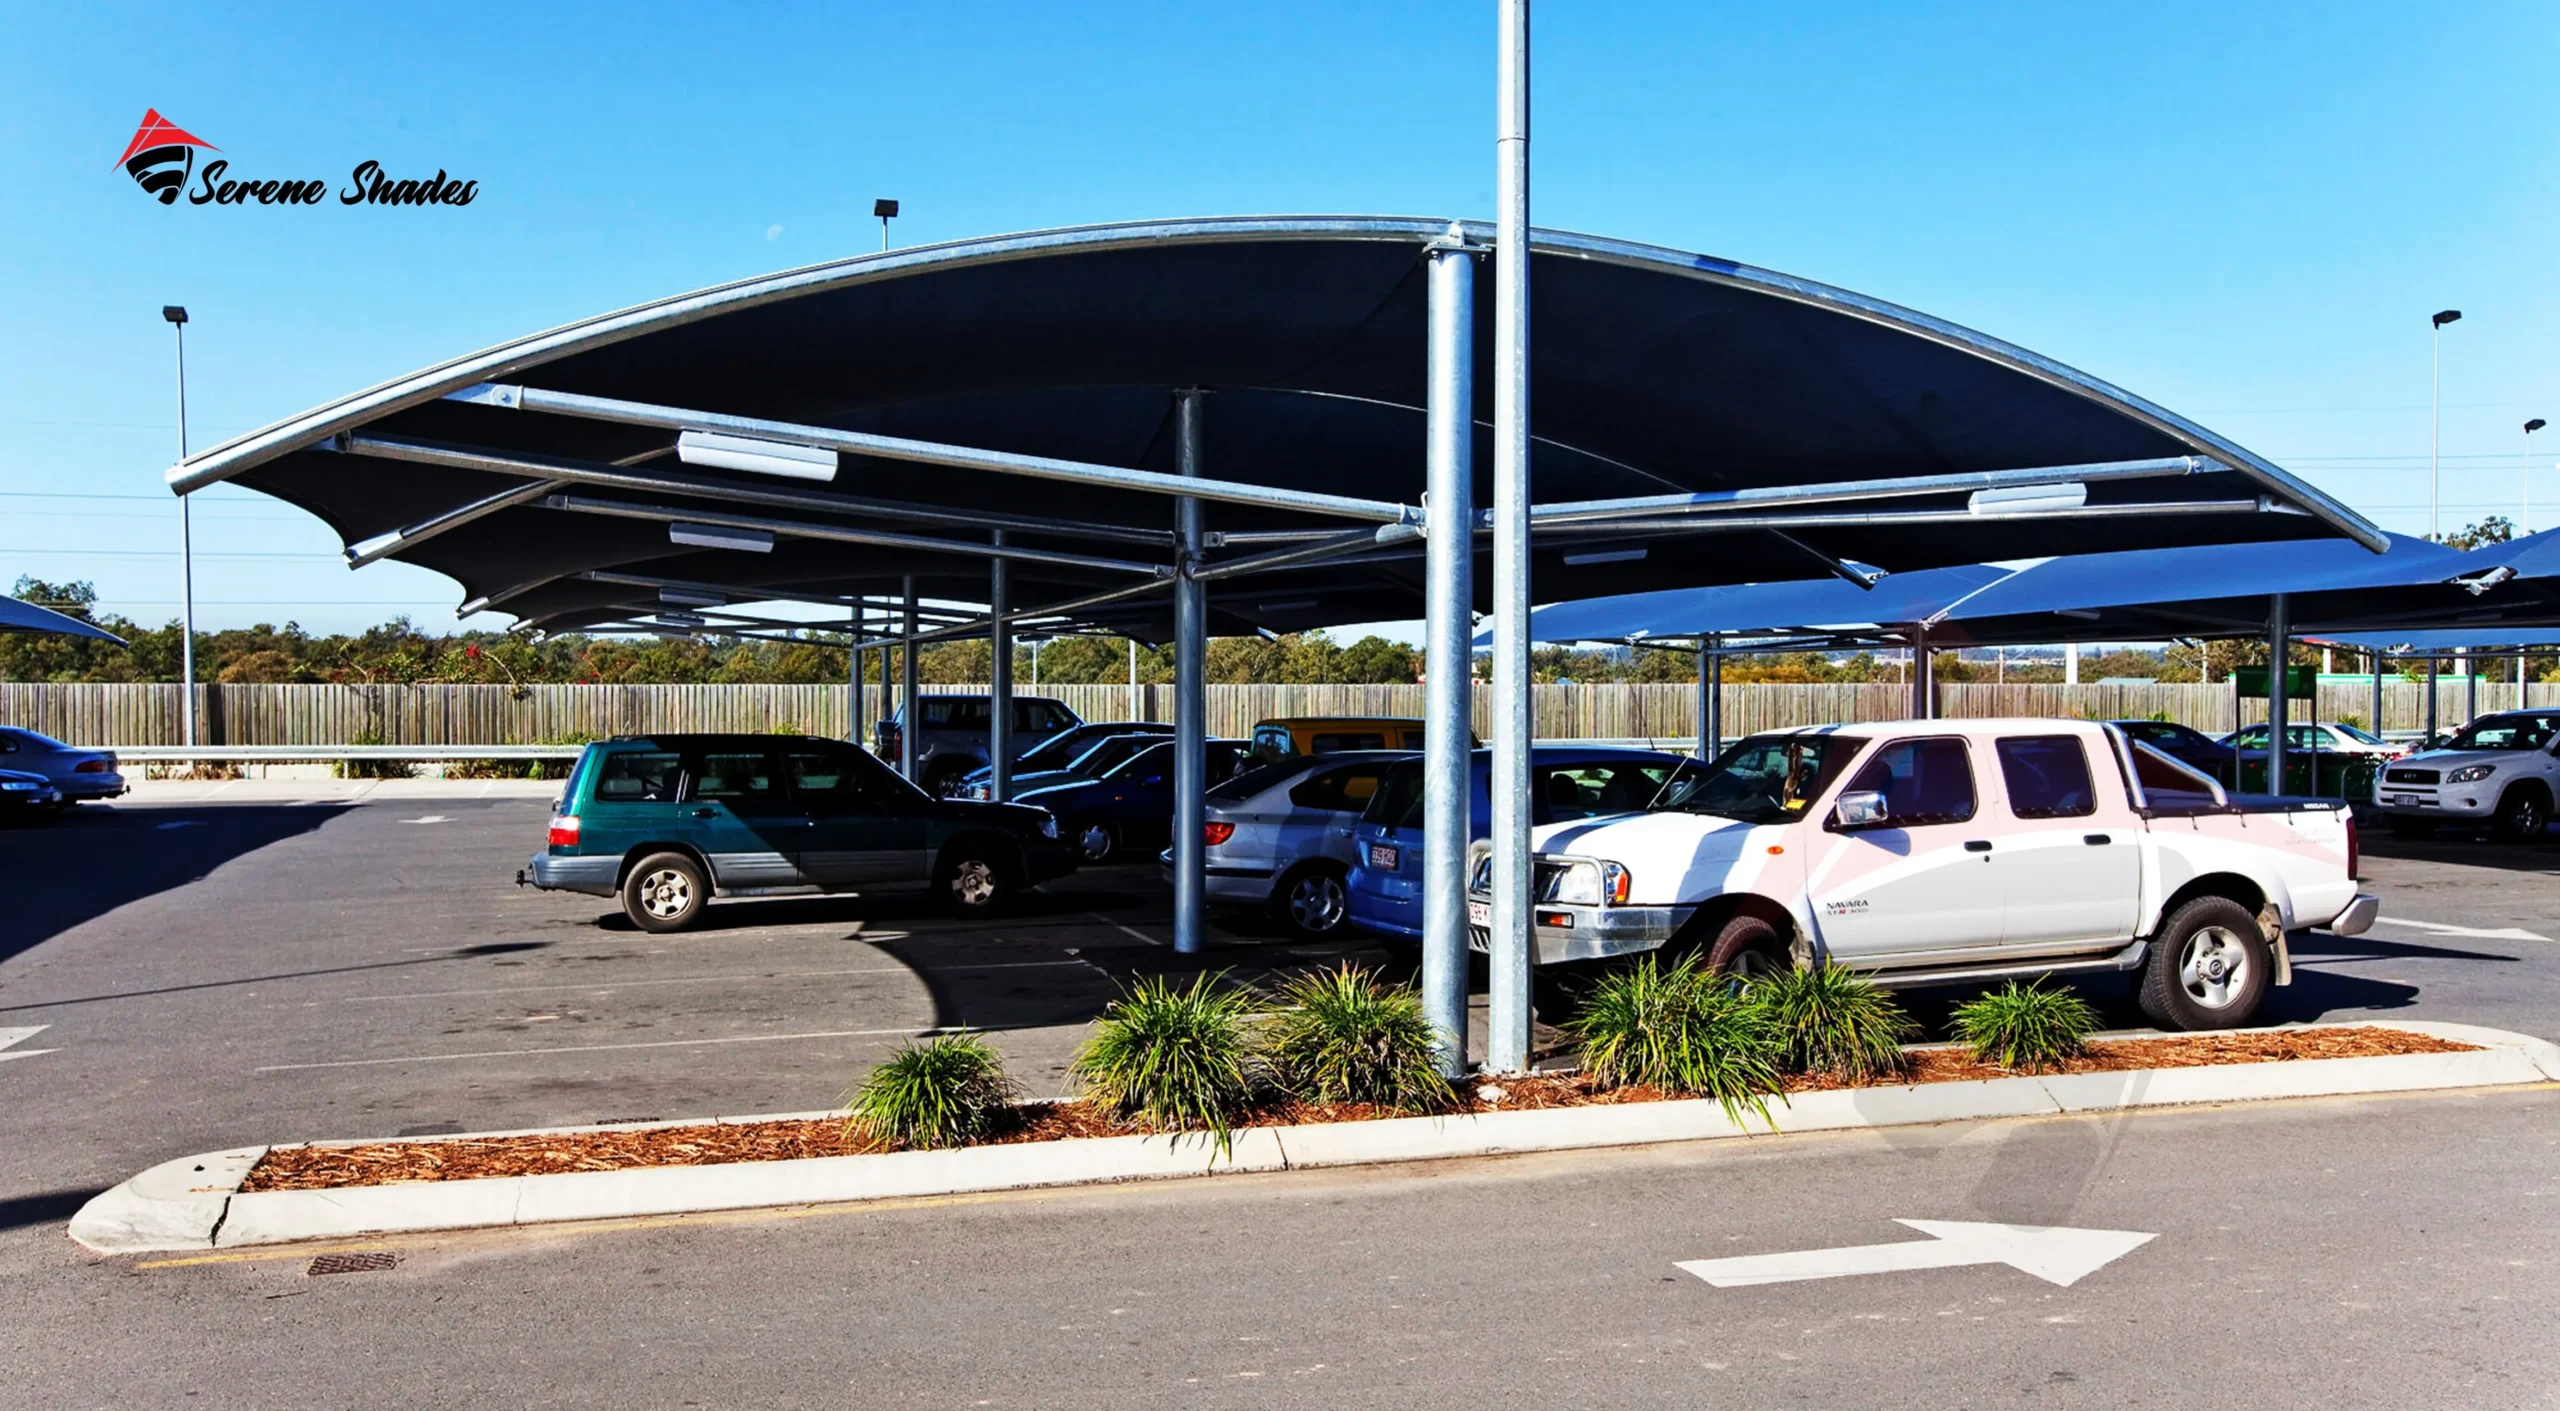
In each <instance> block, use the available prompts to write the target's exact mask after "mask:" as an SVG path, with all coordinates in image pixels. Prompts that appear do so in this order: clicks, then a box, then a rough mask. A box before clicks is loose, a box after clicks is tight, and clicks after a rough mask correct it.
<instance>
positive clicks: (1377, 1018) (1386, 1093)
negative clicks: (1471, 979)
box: [1266, 964, 1454, 1112]
mask: <svg viewBox="0 0 2560 1411" xmlns="http://www.w3.org/2000/svg"><path fill="white" fill-rule="evenodd" d="M1280 999H1281V1003H1282V1006H1283V1007H1282V1009H1281V1010H1280V1012H1279V1013H1278V1014H1277V1015H1276V1016H1275V1017H1274V1018H1273V1019H1272V1021H1271V1025H1270V1029H1269V1033H1268V1034H1267V1036H1266V1038H1267V1042H1268V1051H1269V1056H1270V1063H1271V1068H1272V1076H1273V1078H1274V1079H1275V1080H1276V1081H1277V1082H1278V1083H1279V1085H1280V1087H1281V1089H1282V1090H1283V1091H1285V1092H1287V1093H1288V1094H1289V1095H1290V1096H1292V1097H1295V1098H1297V1099H1299V1100H1301V1101H1304V1102H1319V1103H1350V1102H1362V1103H1372V1104H1375V1105H1377V1106H1379V1107H1385V1108H1390V1109H1393V1110H1395V1111H1398V1112H1423V1111H1430V1110H1433V1109H1437V1108H1440V1107H1444V1106H1446V1105H1448V1103H1449V1102H1450V1100H1451V1099H1452V1097H1453V1096H1454V1094H1453V1093H1452V1092H1451V1091H1450V1088H1449V1083H1448V1080H1447V1079H1445V1078H1443V1077H1441V1076H1440V1070H1439V1066H1438V1064H1437V1063H1436V1062H1435V1055H1434V1052H1433V1038H1434V1033H1433V1030H1432V1027H1431V1020H1430V1017H1429V1016H1428V1015H1426V1014H1424V1013H1423V1009H1422V994H1421V992H1420V991H1418V990H1416V989H1414V988H1413V987H1411V986H1409V985H1382V984H1380V983H1379V982H1378V981H1377V979H1376V978H1375V977H1374V976H1372V975H1371V974H1370V973H1369V972H1368V971H1366V970H1363V969H1361V968H1359V967H1358V966H1355V965H1349V964H1345V965H1344V966H1342V967H1341V968H1340V969H1337V970H1325V971H1319V972H1317V973H1316V974H1313V975H1306V976H1301V977H1300V978H1298V979H1296V980H1293V981H1291V982H1290V983H1289V985H1288V986H1287V987H1286V988H1285V989H1283V990H1282V991H1281V994H1280Z"/></svg>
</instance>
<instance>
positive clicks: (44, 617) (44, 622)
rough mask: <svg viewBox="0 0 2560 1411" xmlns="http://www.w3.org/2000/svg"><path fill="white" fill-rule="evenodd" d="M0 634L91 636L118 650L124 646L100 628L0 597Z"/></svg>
mask: <svg viewBox="0 0 2560 1411" xmlns="http://www.w3.org/2000/svg"><path fill="white" fill-rule="evenodd" d="M0 632H58V633H60V634H61V635H63V636H65V637H94V638H96V639H98V640H99V641H102V642H113V643H115V644H116V645H117V646H119V647H121V646H123V645H125V640H124V639H123V638H122V637H119V636H117V635H116V634H114V633H113V632H109V631H108V630H106V629H105V628H103V627H97V626H93V625H91V624H89V623H86V622H83V621H81V620H80V619H78V618H76V617H69V616H66V615H64V614H62V613H58V612H55V611H54V610H53V609H51V608H40V607H37V606H36V605H35V604H33V603H29V602H21V601H19V600H18V599H16V598H0Z"/></svg>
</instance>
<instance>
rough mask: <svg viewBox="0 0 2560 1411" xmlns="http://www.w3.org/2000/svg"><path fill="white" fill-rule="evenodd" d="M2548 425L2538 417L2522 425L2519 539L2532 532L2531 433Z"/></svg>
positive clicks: (2517, 530) (2517, 526) (2517, 528)
mask: <svg viewBox="0 0 2560 1411" xmlns="http://www.w3.org/2000/svg"><path fill="white" fill-rule="evenodd" d="M2548 424H2549V423H2547V422H2545V421H2544V420H2543V419H2542V418H2540V417H2535V418H2534V419H2533V420H2531V421H2528V422H2526V423H2525V424H2524V515H2523V518H2522V519H2521V520H2520V521H2518V523H2517V525H2516V533H2517V537H2519V538H2521V537H2523V536H2524V535H2527V534H2530V533H2532V532H2533V433H2535V432H2537V431H2540V430H2541V429H2542V428H2543V427H2544V426H2546V425H2548Z"/></svg>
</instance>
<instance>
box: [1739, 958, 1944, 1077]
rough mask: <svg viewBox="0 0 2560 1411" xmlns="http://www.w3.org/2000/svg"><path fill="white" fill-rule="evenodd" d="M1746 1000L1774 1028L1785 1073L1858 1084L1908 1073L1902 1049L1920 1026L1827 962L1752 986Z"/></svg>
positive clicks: (1875, 989) (1869, 985)
mask: <svg viewBox="0 0 2560 1411" xmlns="http://www.w3.org/2000/svg"><path fill="white" fill-rule="evenodd" d="M1749 998H1750V1000H1751V1002H1752V1003H1754V1004H1756V1005H1759V1006H1760V1007H1761V1008H1762V1009H1764V1010H1766V1011H1767V1012H1768V1015H1769V1021H1770V1023H1772V1024H1773V1025H1775V1026H1776V1027H1777V1030H1778V1041H1779V1043H1780V1044H1781V1045H1782V1049H1783V1053H1782V1059H1781V1061H1782V1062H1784V1063H1785V1064H1786V1066H1787V1068H1788V1069H1789V1070H1790V1071H1793V1072H1797V1073H1829V1074H1831V1075H1833V1076H1834V1077H1837V1078H1839V1079H1840V1080H1841V1081H1843V1082H1849V1083H1858V1082H1864V1081H1866V1080H1867V1079H1870V1078H1881V1077H1886V1076H1889V1075H1892V1074H1896V1073H1901V1072H1903V1071H1905V1070H1907V1069H1908V1068H1910V1066H1911V1058H1910V1055H1908V1054H1905V1053H1904V1052H1903V1051H1902V1045H1903V1041H1904V1040H1906V1039H1910V1038H1912V1037H1914V1036H1916V1035H1917V1034H1918V1033H1919V1032H1920V1026H1919V1025H1918V1024H1915V1023H1913V1022H1912V1020H1911V1016H1910V1015H1908V1014H1905V1013H1903V1012H1902V1006H1901V1005H1898V1004H1896V1003H1894V1002H1893V996H1891V995H1889V994H1887V993H1885V992H1884V990H1883V989H1882V988H1881V987H1879V986H1878V985H1877V984H1876V983H1875V982H1874V981H1872V980H1868V979H1865V978H1864V977H1862V976H1859V975H1857V974H1855V973H1852V972H1851V971H1849V970H1848V969H1846V968H1845V967H1842V966H1838V965H1833V964H1830V963H1829V962H1827V961H1826V962H1825V963H1823V964H1821V965H1817V966H1814V967H1813V968H1811V969H1809V970H1789V971H1784V972H1782V973H1780V974H1777V975H1772V976H1770V977H1768V978H1767V979H1763V980H1755V981H1753V982H1752V984H1751V989H1750V991H1749Z"/></svg>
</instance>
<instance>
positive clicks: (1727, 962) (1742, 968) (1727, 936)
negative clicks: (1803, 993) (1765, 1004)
mask: <svg viewBox="0 0 2560 1411" xmlns="http://www.w3.org/2000/svg"><path fill="white" fill-rule="evenodd" d="M1795 965H1796V962H1795V956H1794V953H1793V952H1791V951H1789V950H1788V949H1787V940H1786V937H1784V936H1781V935H1779V934H1778V928H1777V927H1775V926H1772V925H1770V924H1769V923H1768V922H1766V921H1763V920H1761V919H1760V918H1759V917H1757V916H1736V917H1734V918H1732V919H1731V920H1729V921H1727V922H1725V923H1724V926H1723V928H1722V929H1720V930H1718V931H1717V932H1716V938H1715V940H1714V942H1712V943H1711V944H1709V945H1708V947H1707V968H1708V969H1709V970H1713V971H1717V972H1719V973H1721V974H1726V975H1730V976H1732V977H1733V978H1735V979H1736V980H1739V981H1741V982H1742V983H1744V984H1746V985H1747V984H1750V983H1751V982H1752V981H1754V980H1765V979H1768V978H1769V977H1770V976H1773V975H1783V974H1785V973H1786V972H1788V971H1790V970H1793V969H1794V968H1795Z"/></svg>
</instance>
